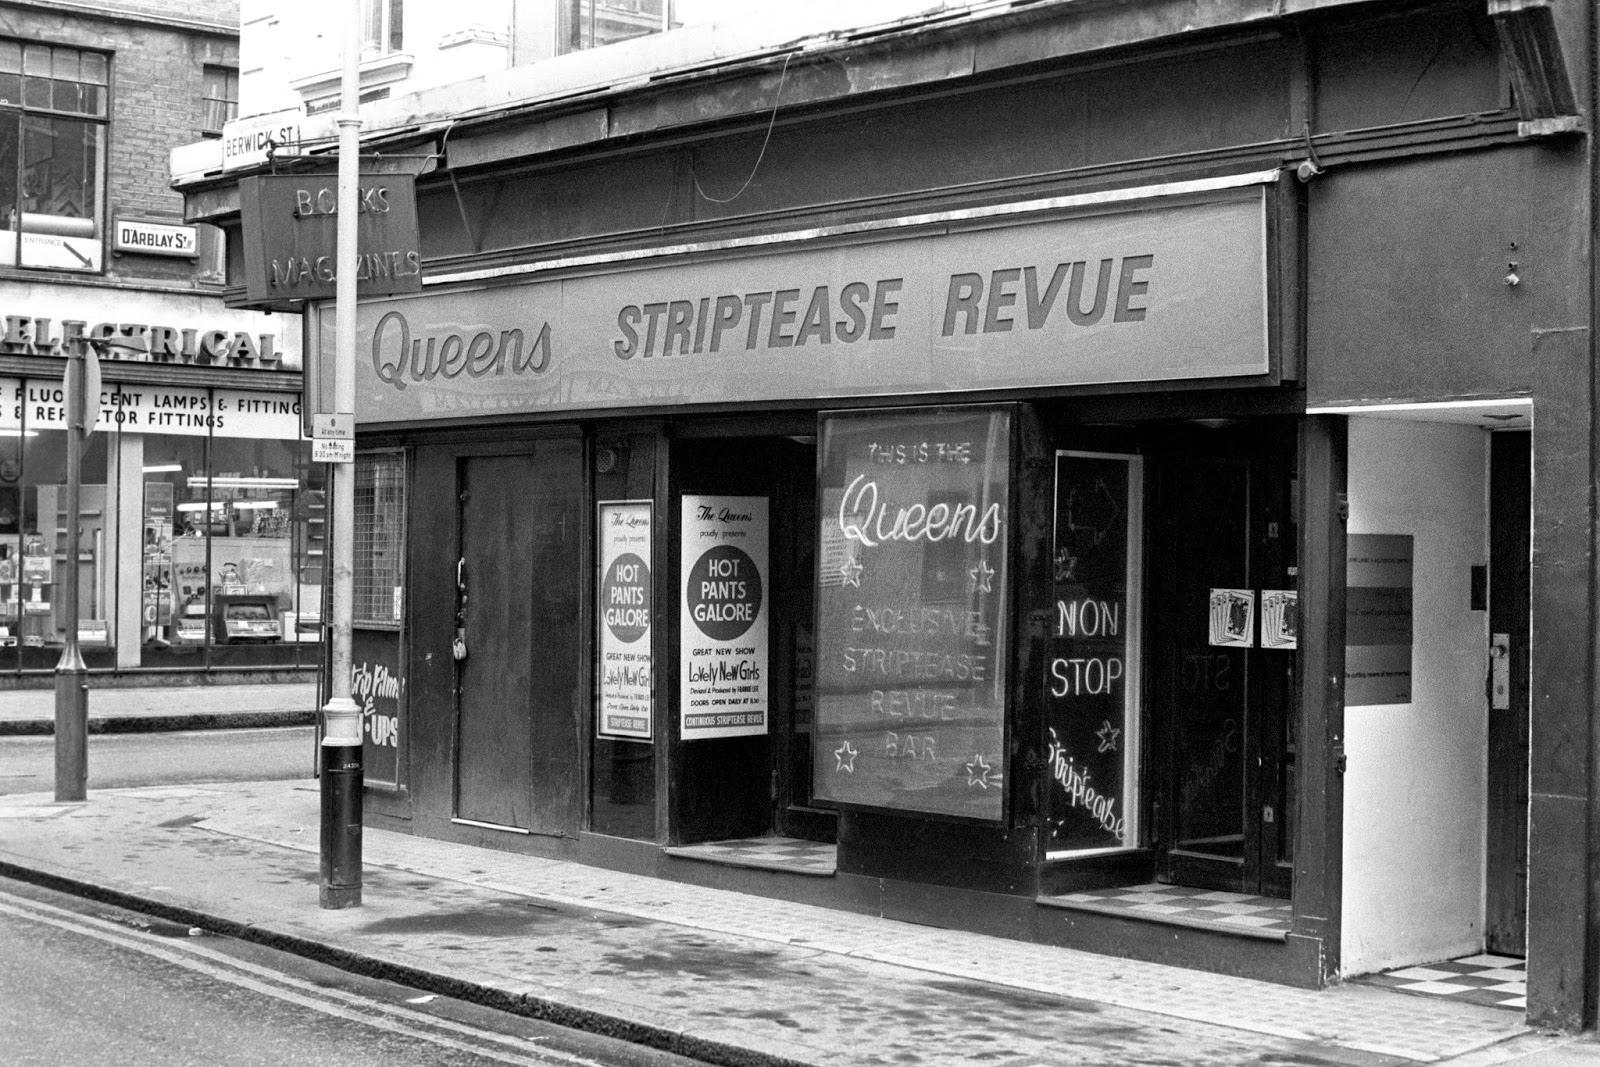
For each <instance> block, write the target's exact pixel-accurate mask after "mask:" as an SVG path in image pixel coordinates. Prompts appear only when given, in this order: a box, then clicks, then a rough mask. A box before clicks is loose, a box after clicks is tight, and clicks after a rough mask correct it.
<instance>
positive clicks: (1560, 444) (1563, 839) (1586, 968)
mask: <svg viewBox="0 0 1600 1067" xmlns="http://www.w3.org/2000/svg"><path fill="white" fill-rule="evenodd" d="M1584 154H1585V153H1584V150H1583V149H1582V148H1578V147H1576V146H1574V145H1567V146H1564V147H1556V146H1551V147H1549V148H1541V149H1540V150H1539V151H1537V152H1534V153H1530V154H1529V155H1528V156H1526V157H1525V158H1526V159H1527V162H1528V166H1527V174H1526V178H1525V180H1524V181H1523V182H1522V184H1523V186H1524V190H1523V195H1524V196H1525V197H1526V202H1527V204H1528V214H1527V217H1528V227H1529V229H1528V241H1527V246H1526V250H1527V252H1528V254H1529V257H1530V259H1531V260H1532V261H1533V262H1536V263H1537V264H1538V275H1537V277H1530V279H1529V282H1528V284H1527V286H1526V287H1527V289H1528V296H1529V297H1530V298H1531V299H1532V300H1533V301H1534V306H1533V309H1532V311H1533V313H1532V332H1531V343H1530V347H1529V352H1528V353H1527V357H1528V358H1529V361H1530V368H1531V373H1532V376H1533V400H1534V417H1533V563H1532V569H1531V588H1530V601H1531V609H1530V613H1531V615H1532V626H1531V631H1532V641H1531V645H1532V654H1533V662H1532V678H1531V687H1530V695H1531V700H1530V709H1529V713H1530V720H1531V721H1530V728H1529V740H1528V744H1529V791H1528V1019H1529V1021H1530V1022H1531V1023H1535V1024H1538V1025H1542V1026H1554V1027H1560V1028H1562V1029H1569V1030H1570V1029H1578V1028H1585V1027H1592V1026H1593V1025H1594V1022H1595V1012H1594V987H1595V983H1596V970H1597V968H1596V963H1597V960H1600V952H1597V951H1596V945H1595V932H1596V930H1597V929H1600V922H1597V917H1596V913H1595V912H1596V898H1595V894H1594V892H1593V890H1592V888H1591V887H1592V886H1593V885H1594V880H1595V877H1596V874H1597V872H1596V858H1597V856H1596V850H1595V846H1594V840H1595V828H1596V827H1600V811H1597V810H1596V791H1595V788H1594V773H1595V767H1596V761H1595V759H1594V755H1593V748H1594V745H1595V742H1596V737H1597V735H1596V732H1595V728H1594V709H1595V707H1596V704H1597V703H1600V701H1597V699H1596V691H1595V685H1596V681H1597V675H1596V670H1595V666H1594V664H1595V658H1596V656H1597V655H1600V641H1597V635H1596V631H1595V616H1594V600H1595V597H1596V595H1597V591H1600V590H1597V585H1596V580H1597V577H1600V576H1597V574H1596V571H1595V566H1594V560H1595V556H1594V552H1595V547H1596V538H1597V534H1600V530H1597V527H1596V515H1595V507H1594V485H1595V479H1596V456H1597V444H1600V442H1597V441H1596V435H1595V430H1596V426H1595V421H1594V412H1595V404H1596V390H1597V388H1600V381H1597V379H1596V371H1595V353H1594V340H1593V333H1592V330H1591V320H1592V315H1593V300H1592V295H1591V293H1592V288H1591V287H1592V284H1593V282H1592V273H1591V271H1592V267H1593V264H1592V254H1591V252H1590V241H1589V238H1590V236H1591V233H1590V231H1591V226H1592V213H1591V211H1590V210H1589V209H1588V208H1587V207H1580V206H1579V205H1588V204H1590V203H1591V195H1592V194H1591V190H1590V185H1589V177H1588V175H1589V168H1588V166H1587V164H1586V163H1585V161H1584V160H1583V158H1582V157H1583V155H1584ZM1563 203H1564V204H1568V205H1572V209H1571V210H1567V211H1557V210H1550V209H1549V208H1548V205H1552V204H1563Z"/></svg>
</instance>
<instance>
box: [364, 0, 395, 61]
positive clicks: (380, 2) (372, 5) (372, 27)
mask: <svg viewBox="0 0 1600 1067" xmlns="http://www.w3.org/2000/svg"><path fill="white" fill-rule="evenodd" d="M404 12H405V0H361V53H362V55H388V54H389V53H390V52H398V51H400V44H401V39H402V34H401V29H402V25H401V24H402V22H403V19H402V18H401V16H402V15H403V14H404Z"/></svg>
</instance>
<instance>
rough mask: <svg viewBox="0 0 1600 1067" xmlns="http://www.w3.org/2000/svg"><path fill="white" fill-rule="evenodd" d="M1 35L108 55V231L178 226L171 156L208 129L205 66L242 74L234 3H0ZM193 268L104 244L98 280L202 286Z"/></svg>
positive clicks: (180, 261)
mask: <svg viewBox="0 0 1600 1067" xmlns="http://www.w3.org/2000/svg"><path fill="white" fill-rule="evenodd" d="M4 37H9V38H12V39H15V40H20V41H25V42H29V43H36V44H51V45H63V46H68V47H72V48H81V49H88V50H94V51H101V52H105V53H107V54H109V56H110V72H111V85H110V124H109V127H108V130H107V133H106V169H105V176H104V180H105V186H104V201H103V211H104V215H103V220H104V223H105V225H106V227H107V228H108V230H109V227H110V225H111V222H112V220H113V219H115V218H117V217H119V216H121V217H132V218H141V219H152V220H159V221H169V222H173V223H179V222H181V221H182V217H183V197H182V195H181V194H179V193H177V192H175V191H174V190H173V189H172V188H171V185H170V181H171V178H170V173H169V167H168V157H169V153H170V152H171V150H172V148H173V147H174V146H175V145H181V144H188V143H191V142H193V141H197V140H200V139H201V138H202V137H203V136H205V135H206V133H207V131H206V129H205V118H206V102H205V94H204V81H203V78H204V72H205V68H206V67H208V66H216V67H223V68H227V69H231V70H234V71H237V69H238V66H239V37H238V3H237V2H236V0H185V2H179V0H110V2H106V3H99V4H95V5H89V4H80V3H74V2H61V0H51V2H49V3H34V2H22V3H0V38H4ZM199 266H201V264H199V263H197V262H196V261H193V260H189V259H179V258H172V257H165V256H152V255H140V254H137V253H123V252H115V251H111V250H110V241H109V239H108V240H107V257H106V262H105V273H104V278H105V279H106V280H108V281H113V282H124V283H135V284H137V283H139V282H154V283H157V284H160V285H161V286H163V287H169V286H173V285H184V284H190V285H194V286H196V287H200V286H202V285H203V284H205V283H204V282H203V281H202V280H201V278H200V276H199V272H198V270H197V268H198V267H199ZM28 273H29V275H30V276H31V275H35V274H38V273H39V272H36V271H29V272H28ZM80 277H81V275H80Z"/></svg>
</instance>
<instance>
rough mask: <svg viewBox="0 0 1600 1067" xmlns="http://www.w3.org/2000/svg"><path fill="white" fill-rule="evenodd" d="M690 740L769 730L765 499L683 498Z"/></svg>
mask: <svg viewBox="0 0 1600 1067" xmlns="http://www.w3.org/2000/svg"><path fill="white" fill-rule="evenodd" d="M681 525H682V529H683V544H682V574H683V602H682V604H681V605H680V610H681V611H682V612H683V617H682V619H681V621H680V622H679V624H678V628H679V632H680V637H679V640H680V642H681V648H680V650H679V670H678V676H679V693H678V700H679V704H680V707H681V714H682V720H681V729H682V736H683V739H684V740H685V741H693V740H696V739H698V738H706V737H738V736H741V735H744V734H764V733H766V732H767V618H768V610H767V585H768V581H767V579H768V575H769V571H768V570H767V498H766V497H759V496H688V495H685V496H684V498H683V520H682V524H681Z"/></svg>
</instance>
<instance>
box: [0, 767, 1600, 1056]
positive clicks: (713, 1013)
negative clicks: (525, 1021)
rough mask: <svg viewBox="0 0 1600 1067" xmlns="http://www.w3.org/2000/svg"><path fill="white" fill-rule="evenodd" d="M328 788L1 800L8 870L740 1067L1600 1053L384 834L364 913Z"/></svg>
mask: <svg viewBox="0 0 1600 1067" xmlns="http://www.w3.org/2000/svg"><path fill="white" fill-rule="evenodd" d="M318 799H319V792H318V786H317V783H316V782H314V781H295V782H262V783H245V784H228V785H207V786H181V787H178V786H173V787H151V788H142V789H115V790H101V791H93V792H91V794H90V797H89V799H88V800H87V802H85V803H81V804H57V803H55V802H54V801H53V799H52V798H51V797H49V796H48V795H43V794H28V795H21V796H5V797H0V874H8V875H12V876H23V877H28V878H31V879H33V880H38V881H43V882H46V883H48V884H57V885H61V886H63V887H66V888H72V889H75V890H76V891H79V892H84V893H88V894H90V895H97V896H99V897H100V898H101V899H106V900H111V901H116V902H119V903H135V904H137V905H138V906H142V907H145V908H146V909H147V910H156V911H158V912H159V913H161V914H164V915H166V916H167V917H169V918H173V919H177V920H178V921H184V922H189V923H191V924H192V925H197V926H201V927H203V928H205V929H209V930H213V931H217V932H226V933H232V934H237V935H240V936H245V937H250V938H253V939H256V940H261V941H265V942H268V943H272V944H276V945H278V946H280V947H285V948H289V949H292V950H294V951H299V952H303V953H305V954H308V955H312V956H315V957H317V958H319V959H326V960H330V961H333V962H336V963H339V964H341V965H343V966H347V967H350V968H352V969H356V970H361V971H364V972H366V973H371V974H379V975H383V976H386V977H392V978H398V979H400V980H402V981H407V982H410V983H412V984H414V985H418V986H420V987H421V988H424V989H428V990H432V991H435V992H440V993H447V994H451V995H456V996H465V997H468V998H470V999H473V1000H477V1001H480V1002H483V1003H488V1004H492V1005H495V1006H499V1007H503V1008H506V1009H508V1010H515V1011H519V1012H522V1013H524V1014H530V1015H536V1016H539V1017H542V1018H548V1019H552V1020H554V1021H557V1022H562V1023H566V1024H568V1025H577V1026H581V1027H583V1028H585V1029H590V1030H595V1031H598V1032H602V1033H607V1034H612V1035H617V1036H622V1037H625V1038H628V1039H631V1040H634V1041H639V1042H642V1043H645V1044H650V1045H652V1046H655V1047H659V1048H666V1049H670V1050H672V1051H675V1052H679V1053H682V1054H686V1055H690V1056H695V1057H698V1058H700V1059H703V1060H706V1061H707V1062H711V1063H718V1064H741V1065H742V1064H774V1065H777V1064H783V1065H788V1064H817V1065H822V1064H827V1065H830V1067H835V1065H855V1064H862V1065H865V1064H883V1063H907V1064H914V1063H927V1064H938V1065H945V1064H951V1065H955V1064H968V1063H971V1064H979V1063H983V1064H997V1063H1003V1064H1058V1063H1059V1064H1069V1063H1070V1064H1089V1065H1093V1064H1105V1065H1125V1064H1153V1063H1183V1064H1240V1063H1258V1064H1259V1063H1288V1062H1298V1063H1306V1062H1322V1063H1348V1064H1394V1063H1431V1062H1457V1063H1461V1064H1467V1063H1469V1062H1470V1063H1471V1064H1473V1065H1475V1067H1487V1065H1489V1064H1494V1063H1506V1062H1512V1063H1523V1064H1525V1065H1526V1067H1564V1065H1566V1064H1570V1063H1586V1064H1591V1063H1592V1064H1600V1056H1595V1057H1593V1058H1583V1057H1587V1056H1588V1055H1589V1054H1590V1053H1591V1052H1594V1051H1595V1046H1592V1045H1590V1044H1589V1043H1587V1042H1582V1041H1576V1040H1574V1039H1571V1038H1565V1037H1559V1036H1552V1035H1541V1034H1537V1033H1534V1032H1532V1031H1530V1030H1529V1029H1528V1028H1527V1027H1526V1026H1525V1025H1524V1023H1523V1019H1522V1017H1521V1015H1520V1014H1519V1013H1516V1012H1513V1011H1507V1010H1505V1009H1497V1008H1488V1007H1481V1006H1477V1005H1471V1004H1461V1003H1457V1002H1453V1001H1449V1000H1444V999H1436V998H1427V997H1418V996H1409V995H1406V994H1403V993H1394V992H1389V991H1387V990H1382V989H1377V988H1373V987H1369V986H1362V985H1345V986H1340V987H1337V988H1333V989H1327V990H1321V991H1312V990H1300V989H1291V988H1287V987H1283V986H1277V985H1272V984H1268V983H1263V982H1256V981H1251V980H1248V979H1238V978H1228V977H1223V976H1219V975H1212V974H1206V973H1203V972H1198V971H1190V970H1184V969H1180V968H1174V967H1167V966H1163V965H1160V964H1147V963H1141V962H1137V961H1131V960H1123V959H1117V958H1114V957H1108V956H1097V955H1094V954H1091V953H1085V952H1077V951H1073V950H1069V949H1059V948H1050V947H1045V946H1039V945H1030V944H1026V943H1021V942H1015V941H1008V940H1004V939H1000V938H993V937H986V936H983V935H978V934H970V933H965V932H959V931H945V930H936V929H931V928H928V927H922V926H914V925H909V924H905V923H899V922H894V921H891V920H886V919H879V918H875V917H871V916H864V915H856V914H852V913H847V912H840V911H835V910H831V909H824V908H817V907H811V906H807V905H802V904H794V903H789V902H784V901H776V900H768V899H765V898H759V897H752V896H745V895H742V894H737V893H731V892H726V891H719V890H711V889H705V888H700V887H696V886H690V885H684V884H680V883H677V882H671V881H666V880H663V879H656V878H648V877H640V876H633V875H626V874H620V873H617V872H614V871H607V870H602V869H599V868H593V867H586V866H583V865H580V864H573V863H565V862H560V861H554V860H547V859H539V858H535V857H529V856H523V855H517V854H513V853H506V852H500V851H495V850H489V849H482V848H473V847H468V846H463V845H455V844H450V843H446V842H439V841H432V840H427V839H423V838H417V837H411V836H408V835H405V834H398V833H392V832H388V831H382V830H375V829H371V828H369V829H367V830H366V831H365V834H364V859H365V866H364V905H363V906H362V907H360V908H356V909H350V910H345V911H324V910H322V909H320V908H319V907H318V906H317V883H318V877H319V863H318V856H317V849H318V819H319V805H318ZM1541 1056H1543V1057H1546V1058H1538V1057H1541ZM1551 1056H1557V1057H1563V1056H1564V1057H1579V1058H1577V1059H1572V1058H1556V1059H1550V1058H1548V1057H1551ZM1308 1057H1310V1058H1308ZM1530 1057H1531V1058H1530Z"/></svg>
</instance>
